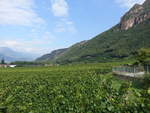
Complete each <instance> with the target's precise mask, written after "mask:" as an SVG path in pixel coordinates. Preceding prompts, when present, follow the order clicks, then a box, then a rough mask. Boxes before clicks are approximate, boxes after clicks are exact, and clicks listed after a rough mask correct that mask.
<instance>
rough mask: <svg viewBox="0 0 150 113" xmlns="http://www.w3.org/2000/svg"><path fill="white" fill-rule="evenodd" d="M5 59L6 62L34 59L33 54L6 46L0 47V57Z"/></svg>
mask: <svg viewBox="0 0 150 113" xmlns="http://www.w3.org/2000/svg"><path fill="white" fill-rule="evenodd" d="M3 58H4V59H5V61H6V62H13V61H31V60H34V58H35V56H34V55H33V54H28V53H23V52H17V51H14V50H12V49H10V48H8V47H0V59H3Z"/></svg>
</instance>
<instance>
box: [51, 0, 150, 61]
mask: <svg viewBox="0 0 150 113" xmlns="http://www.w3.org/2000/svg"><path fill="white" fill-rule="evenodd" d="M143 47H144V48H148V47H150V0H146V1H145V3H144V4H143V5H139V4H135V5H134V6H133V8H131V9H130V10H129V11H128V12H127V13H126V14H125V15H124V16H123V17H122V18H121V21H120V23H119V24H117V25H116V26H114V27H113V28H111V29H109V30H108V31H106V32H104V33H102V34H100V35H97V36H96V37H94V38H93V39H91V40H89V41H86V42H84V43H82V44H80V45H78V44H77V45H76V44H75V45H73V46H71V47H70V48H68V49H67V50H66V51H64V52H63V54H60V55H58V56H57V58H55V59H49V61H50V62H53V63H71V62H104V61H112V60H116V59H122V58H129V57H131V56H132V53H133V52H135V51H136V50H138V49H140V48H143Z"/></svg>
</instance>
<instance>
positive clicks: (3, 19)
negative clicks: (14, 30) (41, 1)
mask: <svg viewBox="0 0 150 113" xmlns="http://www.w3.org/2000/svg"><path fill="white" fill-rule="evenodd" d="M43 22H44V20H43V19H42V18H41V17H39V15H38V14H37V13H36V12H35V10H34V0H0V24H1V25H23V26H31V25H33V24H35V23H43Z"/></svg>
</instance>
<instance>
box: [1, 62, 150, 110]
mask: <svg viewBox="0 0 150 113" xmlns="http://www.w3.org/2000/svg"><path fill="white" fill-rule="evenodd" d="M111 68H112V65H110V64H90V65H88V64H87V65H84V64H80V65H72V66H71V65H70V66H69V65H68V66H56V67H37V68H28V67H26V68H13V69H10V68H6V69H0V113H129V112H134V113H139V112H140V113H148V112H149V111H150V89H149V90H148V89H140V88H139V89H138V88H135V87H134V86H133V85H132V82H131V81H130V82H129V81H123V80H118V79H117V78H114V77H113V76H112V75H111Z"/></svg>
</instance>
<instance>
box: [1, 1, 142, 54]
mask: <svg viewBox="0 0 150 113" xmlns="http://www.w3.org/2000/svg"><path fill="white" fill-rule="evenodd" d="M143 1H144V0H0V7H1V8H0V46H1V47H10V48H12V49H14V50H17V51H21V52H29V53H34V54H38V55H42V54H45V53H49V52H51V51H52V50H55V49H59V48H66V47H69V46H71V45H72V44H74V43H77V42H80V41H83V40H88V39H91V38H92V37H94V36H96V35H98V34H99V33H101V32H103V31H105V30H107V29H109V28H111V27H112V26H114V25H115V24H117V23H118V22H119V21H120V17H121V16H122V15H123V14H124V13H125V12H126V11H127V10H128V9H129V8H131V7H132V6H133V5H134V4H135V3H143Z"/></svg>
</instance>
